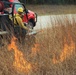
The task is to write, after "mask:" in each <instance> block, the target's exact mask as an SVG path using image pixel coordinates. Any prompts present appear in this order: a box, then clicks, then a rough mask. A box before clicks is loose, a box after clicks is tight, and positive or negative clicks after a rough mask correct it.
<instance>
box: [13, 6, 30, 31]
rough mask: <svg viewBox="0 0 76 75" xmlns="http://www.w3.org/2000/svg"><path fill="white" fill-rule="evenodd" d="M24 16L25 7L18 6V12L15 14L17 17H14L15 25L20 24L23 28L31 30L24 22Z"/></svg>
mask: <svg viewBox="0 0 76 75" xmlns="http://www.w3.org/2000/svg"><path fill="white" fill-rule="evenodd" d="M22 16H23V8H22V7H20V8H18V14H16V15H15V19H14V24H15V27H16V25H19V26H20V27H21V28H23V29H25V30H29V29H28V28H27V27H26V26H25V25H24V23H23V22H22Z"/></svg>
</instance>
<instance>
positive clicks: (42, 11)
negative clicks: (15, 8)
mask: <svg viewBox="0 0 76 75" xmlns="http://www.w3.org/2000/svg"><path fill="white" fill-rule="evenodd" d="M26 7H27V8H28V9H29V10H32V11H34V12H36V13H37V14H38V15H46V14H47V15H49V14H50V15H51V14H75V13H76V6H75V5H27V6H26Z"/></svg>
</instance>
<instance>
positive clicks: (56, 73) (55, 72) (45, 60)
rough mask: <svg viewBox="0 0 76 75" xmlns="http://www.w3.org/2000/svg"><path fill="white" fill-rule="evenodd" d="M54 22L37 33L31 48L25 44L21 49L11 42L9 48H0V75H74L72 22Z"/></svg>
mask: <svg viewBox="0 0 76 75" xmlns="http://www.w3.org/2000/svg"><path fill="white" fill-rule="evenodd" d="M57 22H58V23H56V26H52V27H51V28H48V29H44V30H41V32H40V33H38V34H37V35H36V36H35V40H34V44H32V45H31V43H30V42H28V43H27V45H26V44H25V45H24V46H23V45H21V44H19V43H17V42H16V40H12V41H11V44H10V45H8V44H7V43H6V45H5V46H4V47H1V48H0V75H75V74H76V60H75V59H76V22H75V20H73V23H72V24H71V22H70V21H68V19H66V20H65V24H63V23H62V22H60V21H57ZM31 40H32V39H31ZM31 42H32V43H33V41H31ZM25 43H26V42H25ZM8 46H9V48H8ZM11 49H12V50H11ZM15 54H16V55H15ZM21 61H22V62H21ZM29 64H30V67H28V65H29ZM28 68H29V71H27V70H26V69H28Z"/></svg>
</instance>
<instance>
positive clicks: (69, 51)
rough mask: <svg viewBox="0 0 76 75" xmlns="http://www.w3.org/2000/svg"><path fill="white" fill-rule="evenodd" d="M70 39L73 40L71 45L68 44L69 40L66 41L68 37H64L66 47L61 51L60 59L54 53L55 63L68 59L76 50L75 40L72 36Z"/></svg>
mask: <svg viewBox="0 0 76 75" xmlns="http://www.w3.org/2000/svg"><path fill="white" fill-rule="evenodd" d="M70 41H71V42H70V45H68V44H67V42H66V38H65V39H64V42H65V44H64V48H63V50H62V52H61V55H60V59H59V60H57V59H56V58H55V55H54V58H53V63H54V64H56V63H58V62H63V61H64V60H66V59H67V58H69V57H70V56H71V55H72V53H73V52H74V50H75V43H74V42H73V40H72V38H71V37H70Z"/></svg>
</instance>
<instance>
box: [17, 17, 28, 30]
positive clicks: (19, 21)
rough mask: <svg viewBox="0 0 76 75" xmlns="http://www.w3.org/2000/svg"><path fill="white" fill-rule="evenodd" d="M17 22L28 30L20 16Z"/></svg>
mask: <svg viewBox="0 0 76 75" xmlns="http://www.w3.org/2000/svg"><path fill="white" fill-rule="evenodd" d="M17 22H18V24H19V26H20V27H22V28H24V29H26V30H28V28H27V27H26V26H25V25H24V23H23V22H22V19H21V18H20V17H18V18H17Z"/></svg>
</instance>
